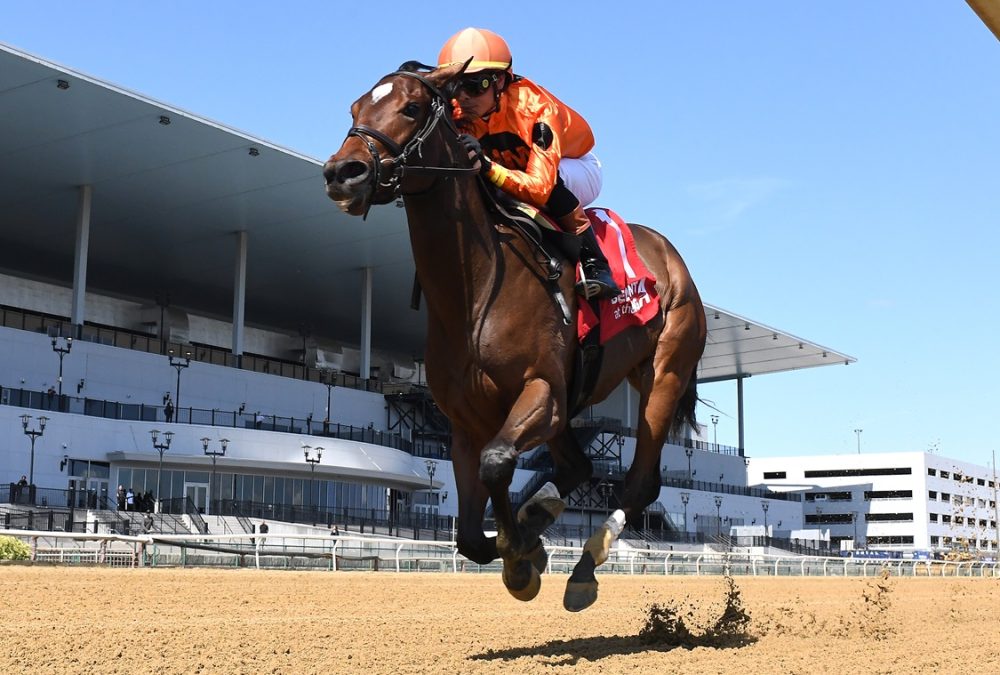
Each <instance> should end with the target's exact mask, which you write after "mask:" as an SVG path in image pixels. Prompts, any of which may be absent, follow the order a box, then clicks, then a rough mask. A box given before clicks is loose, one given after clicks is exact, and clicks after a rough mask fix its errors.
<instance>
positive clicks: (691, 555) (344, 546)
mask: <svg viewBox="0 0 1000 675" xmlns="http://www.w3.org/2000/svg"><path fill="white" fill-rule="evenodd" d="M0 535H10V536H14V537H18V538H20V539H22V540H24V541H26V542H28V544H29V545H30V547H31V550H32V558H33V559H34V560H36V561H39V560H45V561H49V562H62V563H64V564H76V563H87V564H95V563H96V564H108V565H115V564H123V562H122V561H125V560H128V561H130V564H131V565H135V566H147V565H148V566H173V565H185V566H190V567H198V566H214V567H219V566H231V567H238V566H247V567H257V568H260V569H265V568H301V569H310V568H311V569H325V570H333V571H336V570H371V571H394V572H405V571H436V572H483V571H496V570H499V569H500V563H499V562H494V563H491V564H489V565H479V564H476V563H474V562H471V561H469V560H468V559H466V558H465V557H463V556H462V555H461V554H459V553H458V549H457V547H456V545H455V543H454V542H451V541H425V540H413V539H392V538H385V537H360V536H357V535H353V534H351V535H341V536H329V535H320V534H298V533H296V534H289V533H267V534H266V535H263V536H262V535H260V534H259V533H258V534H244V533H241V534H224V535H218V534H217V535H148V536H132V537H130V536H124V535H111V534H104V535H96V534H71V533H52V532H23V531H17V530H9V531H0ZM546 548H547V551H548V553H549V560H548V565H547V569H546V571H547V572H549V573H553V574H569V573H570V572H571V571H572V569H573V566H574V565H576V562H577V561H578V560H579V557H580V555H581V553H582V549H581V548H579V547H570V546H551V545H549V546H547V547H546ZM102 555H103V558H102V557H101V556H102ZM128 556H131V557H128ZM598 572H599V574H629V575H639V574H642V575H656V576H718V575H734V576H776V577H785V576H794V577H873V576H877V575H882V574H886V573H888V574H891V575H894V576H912V577H919V576H927V577H983V578H997V577H1000V564H998V563H996V562H984V561H967V562H952V561H943V560H870V559H863V558H832V557H828V558H814V557H799V556H772V555H764V554H759V553H745V552H725V553H713V552H681V551H656V550H651V551H647V550H641V549H634V548H631V547H629V546H625V545H619V546H616V547H615V548H614V549H613V550H612V552H611V555H610V556H609V558H608V560H607V562H605V563H604V564H603V565H601V567H600V568H599V570H598Z"/></svg>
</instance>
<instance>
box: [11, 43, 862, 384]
mask: <svg viewBox="0 0 1000 675" xmlns="http://www.w3.org/2000/svg"><path fill="white" fill-rule="evenodd" d="M321 165H322V162H321V161H319V160H316V159H314V158H311V157H306V156H303V155H301V154H298V153H295V152H293V151H290V150H287V149H284V148H281V147H278V146H276V145H274V144H272V143H268V142H267V141H263V140H261V139H259V138H255V137H253V136H251V135H249V134H246V133H244V132H241V131H237V130H234V129H231V128H228V127H226V126H224V125H222V124H220V123H218V122H213V121H211V120H207V119H204V118H201V117H198V116H196V115H193V114H191V113H188V112H186V111H183V110H180V109H178V108H176V107H173V106H170V105H167V104H164V103H160V102H158V101H155V100H152V99H150V98H147V97H144V96H141V95H139V94H136V93H134V92H131V91H128V90H126V89H123V88H121V87H117V86H114V85H110V84H108V83H105V82H102V81H100V80H97V79H95V78H93V77H90V76H87V75H84V74H82V73H78V72H76V71H73V70H71V69H69V68H66V67H63V66H60V65H57V64H54V63H51V62H48V61H45V60H42V59H40V58H37V57H34V56H31V55H29V54H26V53H23V52H20V51H18V50H16V49H13V48H11V47H9V46H6V45H4V44H2V43H0V211H2V214H3V217H2V219H0V223H2V226H0V268H4V269H6V270H9V271H10V272H11V273H13V274H16V275H21V276H30V277H35V278H40V279H44V280H46V281H52V282H56V283H60V284H64V285H71V283H72V275H73V259H74V250H75V232H76V217H77V201H78V191H77V186H80V185H84V184H89V185H92V186H93V206H92V221H91V230H90V243H89V255H88V274H87V279H88V287H89V289H90V290H98V289H99V290H100V291H101V292H104V293H108V294H111V295H117V296H121V297H127V298H130V299H136V300H138V301H143V300H144V301H147V302H151V301H152V299H153V298H154V297H155V295H156V294H157V292H158V291H164V290H166V291H168V292H169V294H170V301H171V303H172V305H174V306H177V307H184V308H189V309H191V310H193V311H196V312H198V313H205V314H208V315H212V316H217V317H220V318H224V319H228V318H229V317H230V316H231V314H232V305H233V298H232V295H233V293H232V286H233V271H234V260H235V255H236V241H235V236H234V233H235V232H237V231H246V232H247V233H248V240H249V244H248V254H247V256H248V257H247V294H246V317H247V323H248V324H250V325H258V326H267V327H271V328H278V329H284V330H286V331H288V332H294V331H295V330H296V329H297V328H298V327H299V326H301V325H302V324H304V323H308V324H311V329H312V332H313V333H314V334H316V335H322V336H329V337H331V338H336V339H339V340H343V341H345V342H354V343H357V342H359V341H360V337H361V328H360V326H361V321H360V309H359V308H360V297H361V272H360V270H361V269H362V268H364V267H371V268H373V270H374V278H375V283H374V289H373V316H372V324H373V330H372V339H373V343H374V345H375V346H378V347H382V348H385V349H391V350H395V351H398V352H401V353H411V354H412V355H414V356H419V355H420V354H422V352H423V344H424V334H425V315H424V314H423V312H422V311H421V312H414V311H412V310H410V309H409V303H410V290H411V285H412V282H413V273H414V266H413V259H412V256H411V254H410V248H409V236H408V233H407V230H406V223H405V218H404V216H403V212H402V211H401V210H399V209H397V208H395V207H394V206H391V205H390V206H382V207H375V208H373V209H372V211H371V213H370V215H369V217H368V219H367V220H366V221H363V222H362V221H361V220H359V219H357V218H354V217H351V216H347V215H345V214H343V213H341V212H340V211H339V210H338V209H337V208H336V207H335V206H334V205H333V203H332V202H330V200H329V199H328V198H327V197H326V195H325V193H324V191H323V189H322V186H323V179H322V176H321V173H320V167H321ZM332 289H336V291H333V290H332ZM706 309H707V314H708V327H709V339H708V346H707V349H706V353H705V357H704V358H703V360H702V364H701V370H700V371H699V377H700V378H701V379H702V380H722V379H731V378H735V377H740V376H749V375H759V374H764V373H771V372H779V371H785V370H793V369H798V368H809V367H814V366H821V365H828V364H831V363H849V362H852V361H854V359H853V358H851V357H849V356H846V355H844V354H840V353H838V352H835V351H833V350H830V349H827V348H825V347H822V346H820V345H816V344H814V343H811V342H809V341H807V340H803V339H801V338H797V337H795V336H793V335H790V334H788V333H785V332H783V331H780V330H777V329H774V328H770V327H768V326H765V325H763V324H760V323H758V322H755V321H752V320H750V319H746V318H743V317H740V316H738V315H736V314H733V313H731V312H727V311H724V310H721V309H718V308H715V307H707V308H706Z"/></svg>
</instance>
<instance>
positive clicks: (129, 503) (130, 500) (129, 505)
mask: <svg viewBox="0 0 1000 675" xmlns="http://www.w3.org/2000/svg"><path fill="white" fill-rule="evenodd" d="M125 510H126V511H134V510H135V492H134V491H133V490H132V488H129V489H128V490H126V491H125Z"/></svg>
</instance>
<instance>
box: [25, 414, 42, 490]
mask: <svg viewBox="0 0 1000 675" xmlns="http://www.w3.org/2000/svg"><path fill="white" fill-rule="evenodd" d="M30 421H31V415H21V426H22V427H24V435H25V436H27V437H28V438H30V439H31V463H30V464H29V465H28V485H34V484H35V439H36V438H38V437H39V436H41V435H42V434H44V433H45V423H46V422H48V421H49V418H48V417H45V416H44V415H42V416H41V417H39V418H38V428H37V429H29V428H28V422H30Z"/></svg>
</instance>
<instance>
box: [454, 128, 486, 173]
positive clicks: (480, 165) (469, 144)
mask: <svg viewBox="0 0 1000 675" xmlns="http://www.w3.org/2000/svg"><path fill="white" fill-rule="evenodd" d="M458 142H459V143H461V144H462V147H463V148H465V151H466V152H468V153H469V160H470V161H471V162H472V168H473V169H479V171H480V172H481V173H486V172H487V171H489V170H490V167H491V166H492V162H491V161H490V158H489V157H487V156H486V155H485V154H484V153H483V146H482V145H480V144H479V139H478V138H476V137H475V136H472V135H470V134H462V135H461V136H459V137H458Z"/></svg>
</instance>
